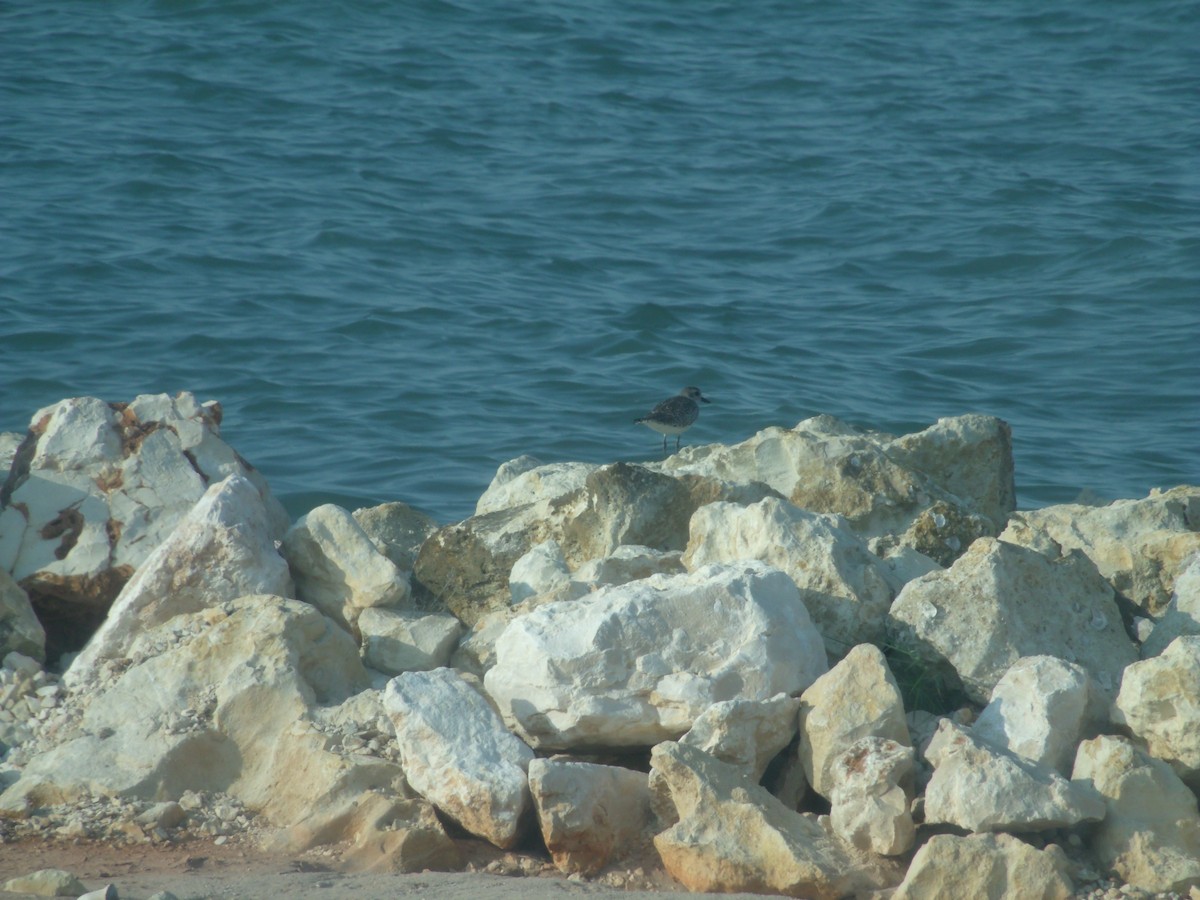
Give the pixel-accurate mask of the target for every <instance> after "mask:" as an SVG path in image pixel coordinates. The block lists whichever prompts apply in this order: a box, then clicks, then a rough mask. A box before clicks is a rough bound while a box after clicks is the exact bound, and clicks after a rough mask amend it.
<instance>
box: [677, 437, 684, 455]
mask: <svg viewBox="0 0 1200 900" xmlns="http://www.w3.org/2000/svg"><path fill="white" fill-rule="evenodd" d="M681 437H683V435H680V434H677V435H675V452H676V453H678V452H679V439H680V438H681Z"/></svg>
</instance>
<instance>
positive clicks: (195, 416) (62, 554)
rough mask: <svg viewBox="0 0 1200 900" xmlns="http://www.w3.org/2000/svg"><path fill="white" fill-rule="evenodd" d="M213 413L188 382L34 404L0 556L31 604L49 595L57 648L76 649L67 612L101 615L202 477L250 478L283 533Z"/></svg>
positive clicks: (1, 532)
mask: <svg viewBox="0 0 1200 900" xmlns="http://www.w3.org/2000/svg"><path fill="white" fill-rule="evenodd" d="M219 424H220V407H219V406H218V405H217V404H215V403H209V404H204V405H201V404H198V403H196V400H195V398H194V397H193V396H192V395H191V394H188V393H181V394H178V395H176V396H174V397H168V396H167V395H165V394H159V395H144V396H141V397H138V398H135V400H134V401H133V402H132V403H128V404H119V403H114V404H108V403H104V402H103V401H101V400H98V399H96V398H94V397H78V398H73V399H69V400H63V401H61V402H59V403H56V404H54V405H53V406H49V407H46V408H45V409H42V410H40V411H38V412H37V413H36V414H35V415H34V416H33V419H32V421H31V423H30V431H29V433H28V434H27V436H26V438H25V440H24V441H23V442H22V446H21V449H20V451H19V452H18V453H17V454H16V455H15V457H14V461H13V468H12V471H11V472H10V478H9V480H8V482H7V483H6V484H5V486H4V488H3V490H0V506H2V507H3V509H2V510H0V568H3V569H7V570H8V571H10V572H11V573H12V575H13V578H14V579H15V580H16V581H18V582H19V583H20V584H21V585H22V587H23V588H24V589H25V591H26V592H27V593H28V594H29V597H30V600H31V601H32V603H33V606H34V608H35V609H37V608H38V607H39V604H40V603H41V602H42V598H43V597H44V598H47V602H49V603H52V604H54V606H55V608H56V610H57V611H58V612H59V614H60V615H59V616H58V617H57V618H59V619H62V620H63V621H64V624H63V625H62V626H61V627H56V628H54V629H51V632H52V633H51V634H49V635H48V636H47V637H48V642H49V643H50V644H51V645H52V647H53V649H52V652H54V654H55V655H56V656H57V655H58V654H59V653H61V652H62V651H63V650H72V649H75V647H74V646H70V644H71V643H72V642H73V641H75V640H77V635H76V634H75V633H73V632H72V630H71V624H70V623H71V622H72V621H74V620H91V621H95V620H98V619H99V618H101V617H102V616H103V613H104V612H105V611H106V610H107V609H108V606H109V605H110V604H111V602H112V601H113V599H114V598H115V597H116V595H117V593H118V592H119V591H120V589H121V588H122V587H123V586H124V584H125V582H126V581H128V579H129V577H130V576H131V575H132V574H133V572H134V570H135V569H136V568H137V567H138V566H140V565H141V564H142V563H143V562H144V561H145V559H146V558H147V557H148V556H149V555H150V554H151V553H152V552H153V551H154V549H155V548H156V547H157V546H158V545H159V544H160V543H161V542H162V541H163V540H164V539H165V538H166V537H167V536H168V535H169V534H170V533H171V531H173V530H174V528H175V526H176V524H177V523H178V522H179V520H180V519H181V518H182V517H183V516H184V515H185V514H186V513H187V512H188V510H190V509H191V507H192V505H193V504H194V503H195V502H196V501H197V500H198V499H199V498H200V497H201V495H202V494H203V493H204V491H205V489H206V488H207V487H208V485H209V484H210V483H213V482H216V481H220V480H222V479H224V478H226V477H228V476H229V475H235V474H237V475H242V476H244V477H245V478H247V479H249V480H250V481H251V482H252V483H253V484H254V486H255V487H256V488H257V489H258V491H259V493H260V494H261V495H262V498H263V503H264V504H265V505H266V507H267V511H268V518H269V520H270V522H271V528H272V533H273V535H274V536H276V537H277V536H279V535H281V534H282V533H283V531H284V529H285V528H286V527H287V514H286V513H285V512H284V510H283V507H282V506H280V504H279V502H278V501H277V500H275V499H274V498H273V497H271V496H270V492H269V490H268V489H267V486H266V482H265V481H264V480H263V478H262V476H261V475H260V474H259V473H258V472H256V471H255V470H254V469H253V468H251V467H250V466H249V465H248V464H247V463H246V462H245V461H244V460H242V459H241V458H240V457H239V456H238V455H237V454H236V453H235V452H234V451H233V449H232V448H230V447H229V446H228V445H227V444H225V443H224V442H222V441H221V439H220V437H219ZM64 612H65V613H66V615H62V613H64ZM92 627H94V626H92ZM60 630H61V632H62V633H58V632H59V631H60ZM76 646H77V645H76Z"/></svg>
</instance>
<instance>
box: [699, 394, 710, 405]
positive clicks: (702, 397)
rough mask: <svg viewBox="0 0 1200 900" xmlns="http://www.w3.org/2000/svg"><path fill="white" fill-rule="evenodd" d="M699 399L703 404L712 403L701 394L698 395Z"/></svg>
mask: <svg viewBox="0 0 1200 900" xmlns="http://www.w3.org/2000/svg"><path fill="white" fill-rule="evenodd" d="M700 399H701V400H702V401H703V402H704V403H712V401H711V400H709V399H708V398H707V397H705V396H704V395H703V394H701V395H700Z"/></svg>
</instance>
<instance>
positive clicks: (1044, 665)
mask: <svg viewBox="0 0 1200 900" xmlns="http://www.w3.org/2000/svg"><path fill="white" fill-rule="evenodd" d="M1093 696H1094V695H1093V691H1092V688H1091V684H1090V680H1089V678H1088V675H1087V672H1085V671H1084V670H1083V669H1082V668H1081V667H1080V666H1077V665H1075V664H1074V663H1069V662H1065V661H1064V660H1061V659H1058V658H1057V657H1054V656H1026V657H1024V658H1022V659H1019V660H1017V661H1016V662H1015V663H1013V664H1012V666H1011V667H1010V668H1009V670H1008V671H1007V672H1005V673H1004V675H1003V676H1002V677H1001V678H1000V680H999V681H998V682H997V683H996V687H995V689H993V691H992V699H991V701H990V702H989V703H988V705H987V706H986V707H985V708H984V710H983V712H981V713H980V714H979V718H978V719H977V720H976V721H975V724H974V725H973V726H972V727H971V733H972V734H974V735H975V737H977V738H979V739H980V740H983V741H987V742H988V743H990V744H992V745H994V746H997V747H1004V748H1006V749H1008V750H1011V751H1012V752H1013V753H1015V754H1017V755H1018V756H1020V757H1022V758H1024V759H1027V760H1029V761H1030V762H1032V763H1034V764H1036V765H1040V766H1046V767H1048V768H1051V769H1055V770H1056V771H1059V772H1064V773H1065V772H1067V771H1069V770H1070V767H1071V765H1072V763H1073V762H1074V761H1075V748H1076V746H1078V744H1079V740H1080V738H1081V737H1082V735H1083V730H1084V727H1085V725H1087V724H1088V722H1089V718H1090V716H1089V711H1090V710H1091V709H1092V708H1093V706H1094V705H1095V704H1094V701H1093Z"/></svg>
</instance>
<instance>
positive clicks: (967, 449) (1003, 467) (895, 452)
mask: <svg viewBox="0 0 1200 900" xmlns="http://www.w3.org/2000/svg"><path fill="white" fill-rule="evenodd" d="M886 450H887V454H888V456H889V457H891V458H892V459H894V460H896V461H897V462H900V463H902V464H904V465H906V466H909V467H911V468H912V469H913V470H914V471H917V472H922V473H924V474H926V475H928V476H929V477H930V478H932V479H933V480H934V481H935V482H936V483H937V485H938V486H939V487H940V488H942V489H943V490H945V491H947V492H948V493H950V494H952V495H953V496H954V497H957V498H959V499H961V500H962V501H965V502H966V503H968V504H969V505H970V506H971V508H972V509H975V510H976V511H978V512H979V513H981V514H982V515H984V516H986V517H987V518H989V519H990V520H992V521H993V522H995V523H996V524H997V525H1003V524H1004V522H1005V520H1006V519H1007V518H1008V515H1009V513H1011V512H1012V510H1013V509H1014V507H1015V505H1016V488H1015V486H1014V484H1013V457H1012V433H1011V431H1010V429H1009V427H1008V423H1006V422H1004V421H1002V420H1000V419H997V418H995V417H994V416H982V415H978V414H968V415H965V416H953V417H950V418H943V419H938V420H937V421H936V422H935V423H934V424H932V425H930V426H929V427H928V428H926V429H924V430H923V431H917V432H914V433H912V434H906V435H903V436H902V437H898V438H896V439H895V440H894V441H891V442H889V443H888V444H887V445H886Z"/></svg>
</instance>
